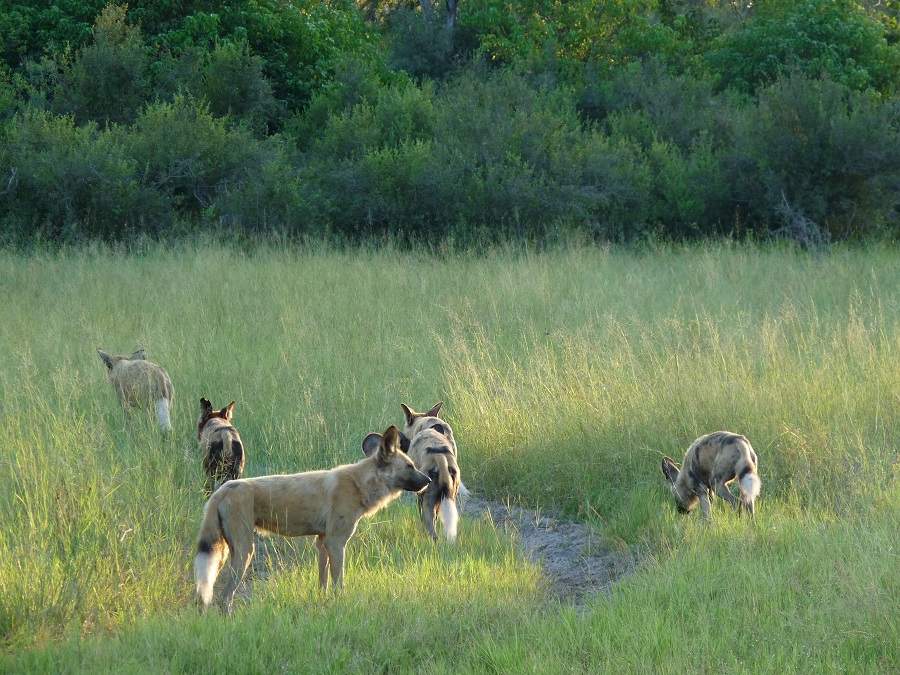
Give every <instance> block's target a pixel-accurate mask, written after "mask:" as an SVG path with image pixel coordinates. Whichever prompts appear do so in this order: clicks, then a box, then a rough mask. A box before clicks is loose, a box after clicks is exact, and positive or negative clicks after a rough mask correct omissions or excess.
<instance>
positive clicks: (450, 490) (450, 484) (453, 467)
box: [401, 427, 461, 542]
mask: <svg viewBox="0 0 900 675" xmlns="http://www.w3.org/2000/svg"><path fill="white" fill-rule="evenodd" d="M404 441H405V442H407V443H408V445H409V449H408V450H407V453H408V454H409V458H410V459H411V460H412V461H413V462H414V463H415V465H416V468H417V469H418V470H419V471H421V472H422V473H424V474H426V475H427V476H428V477H429V478H430V479H431V484H430V485H429V486H428V487H427V488H426V489H425V490H424V491H422V492H420V493H419V494H418V495H417V497H418V501H419V513H420V515H421V516H422V524H423V525H424V526H425V531H426V532H428V534H429V535H431V538H432V539H437V533H436V532H435V529H434V521H435V517H436V516H437V515H438V513H440V518H441V523H442V524H443V526H444V535H445V536H446V537H447V541H451V542H452V541H455V540H456V532H457V526H458V522H459V511H458V509H457V508H456V497H457V495H458V494H459V488H460V485H461V482H460V480H461V479H460V472H459V465H458V464H457V463H456V455H455V453H454V452H453V446H452V444H451V442H450V441H449V440H448V438H447V437H446V436H444V435H443V434H441V433H439V432H438V431H436V430H435V428H433V427H432V428H428V429H424V430H423V431H420V432H419V433H418V434H416V435H415V436H414V437H413V438H412V439H411V440H410V439H404ZM404 441H401V445H403V444H404Z"/></svg>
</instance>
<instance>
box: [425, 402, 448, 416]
mask: <svg viewBox="0 0 900 675" xmlns="http://www.w3.org/2000/svg"><path fill="white" fill-rule="evenodd" d="M442 405H444V402H443V401H438V402H437V403H435V404H434V405H433V406H431V410H429V411H428V412H427V413H425V416H426V417H439V415H438V413H439V412H441V406H442Z"/></svg>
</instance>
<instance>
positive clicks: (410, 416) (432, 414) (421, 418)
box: [400, 401, 469, 505]
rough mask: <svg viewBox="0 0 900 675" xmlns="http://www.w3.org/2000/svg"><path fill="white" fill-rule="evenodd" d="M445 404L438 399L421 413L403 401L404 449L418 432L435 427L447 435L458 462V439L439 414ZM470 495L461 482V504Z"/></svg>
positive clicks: (440, 432)
mask: <svg viewBox="0 0 900 675" xmlns="http://www.w3.org/2000/svg"><path fill="white" fill-rule="evenodd" d="M443 405H444V402H443V401H438V402H437V403H435V404H434V405H433V406H432V407H431V410H429V411H427V412H423V413H419V412H416V411H415V410H413V409H412V408H410V407H409V406H408V405H406V404H405V403H401V404H400V407H401V408H402V409H403V415H404V417H405V418H406V425H405V426H404V427H403V434H402V438H401V442H402V443H403V444H404V450H406V447H408V445H407V444H408V443H409V442H411V441H412V439H413V438H415V436H416V435H417V434H419V433H420V432H422V431H425V430H426V429H434V430H435V431H436V432H437V433H439V434H441V435H443V436H445V437H446V439H447V442H448V443H449V444H450V448H451V449H452V451H453V457H454V458H455V459H456V461H457V463H458V462H459V449H458V448H457V447H456V439H455V437H454V436H453V429H452V428H451V427H450V425H449V424H447V422H446V421H445V420H443V419H442V418H440V417H439V416H438V415H439V414H440V412H441V406H443ZM404 439H405V440H404ZM468 496H469V490H468V488H466V486H465V484H464V483H462V482H460V484H459V498H460V502H461V505H462V504H464V503H465V498H466V497H468Z"/></svg>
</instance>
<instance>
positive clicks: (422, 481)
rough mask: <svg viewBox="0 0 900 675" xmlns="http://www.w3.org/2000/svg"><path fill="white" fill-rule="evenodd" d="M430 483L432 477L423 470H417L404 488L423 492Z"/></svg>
mask: <svg viewBox="0 0 900 675" xmlns="http://www.w3.org/2000/svg"><path fill="white" fill-rule="evenodd" d="M430 484H431V479H430V478H429V477H428V476H426V475H425V474H424V473H422V472H421V471H416V475H415V477H414V478H411V479H410V480H408V481H406V485H404V486H403V489H404V490H409V491H410V492H421V491H422V490H424V489H425V488H426V487H428V486H429V485H430Z"/></svg>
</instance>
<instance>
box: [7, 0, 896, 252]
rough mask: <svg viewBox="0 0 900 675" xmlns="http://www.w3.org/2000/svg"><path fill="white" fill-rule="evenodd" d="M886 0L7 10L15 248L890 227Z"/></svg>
mask: <svg viewBox="0 0 900 675" xmlns="http://www.w3.org/2000/svg"><path fill="white" fill-rule="evenodd" d="M898 12H900V10H898V5H897V2H896V0H881V1H879V2H863V1H858V0H762V1H757V2H753V3H749V2H742V1H741V0H737V1H735V0H638V1H634V0H576V1H567V2H561V1H559V0H525V1H516V2H507V1H505V0H463V1H462V2H456V1H451V2H446V3H440V2H432V0H420V1H419V2H412V0H405V1H404V0H362V1H361V2H359V3H355V2H351V1H350V0H329V1H327V2H319V1H318V0H315V1H312V0H309V1H308V0H293V1H291V2H286V1H284V0H238V1H236V2H229V3H220V2H211V1H208V0H190V1H188V2H178V3H172V2H159V1H156V0H154V1H149V0H148V1H144V0H135V1H134V2H132V3H130V4H129V5H128V6H126V5H124V4H120V5H115V4H109V5H108V4H106V3H105V2H104V1H102V0H67V1H65V2H55V3H52V5H49V6H48V4H47V3H44V2H34V1H32V0H9V1H8V2H5V3H4V5H3V7H2V8H0V41H2V42H0V54H2V60H0V241H6V242H12V243H23V242H33V241H35V240H47V239H49V240H54V241H60V240H61V241H74V240H81V239H85V238H101V239H105V240H127V239H128V238H129V237H131V236H132V235H133V234H134V233H136V232H141V233H146V234H149V235H151V236H155V235H160V234H166V235H171V234H179V233H184V232H188V231H201V230H203V231H206V230H209V231H219V230H221V229H222V228H226V229H227V230H229V231H235V230H238V231H245V232H258V231H266V232H270V231H277V232H280V233H287V234H291V235H298V236H314V237H320V236H327V237H337V238H340V239H366V238H369V237H372V236H378V235H381V234H383V233H385V232H390V233H392V234H393V235H395V236H397V237H401V238H403V237H408V238H415V239H422V238H427V239H430V240H447V239H452V240H455V241H484V240H505V239H508V238H510V237H518V238H523V237H524V238H528V239H538V240H548V239H553V238H556V237H558V236H560V233H569V232H571V231H572V230H577V231H579V232H581V233H583V234H585V235H587V236H590V237H594V238H597V239H601V240H616V241H618V240H635V239H644V238H648V237H654V238H656V237H663V238H669V239H686V238H698V237H708V236H715V235H729V236H735V237H745V236H750V237H754V238H764V237H770V236H784V237H789V238H792V239H795V240H797V241H800V242H801V243H803V244H805V245H818V244H821V243H823V242H826V241H828V240H832V239H845V238H858V237H861V236H867V235H875V236H884V235H887V236H889V237H893V236H896V234H897V231H898V223H900V206H898V205H900V101H898V84H900V27H898Z"/></svg>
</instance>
